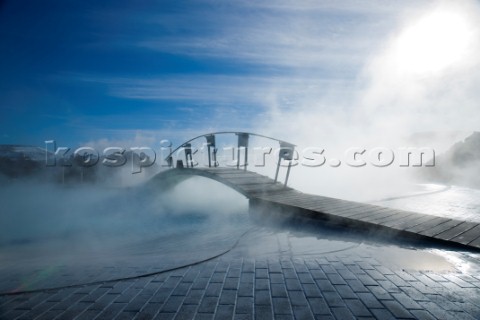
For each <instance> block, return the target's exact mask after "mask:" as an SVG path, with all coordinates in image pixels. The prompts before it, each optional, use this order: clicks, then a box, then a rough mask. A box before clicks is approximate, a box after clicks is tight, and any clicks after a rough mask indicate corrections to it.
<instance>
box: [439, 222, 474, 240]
mask: <svg viewBox="0 0 480 320" xmlns="http://www.w3.org/2000/svg"><path fill="white" fill-rule="evenodd" d="M478 225H479V224H478V223H475V222H467V221H465V222H462V223H461V224H459V225H458V226H456V227H453V228H452V229H450V230H446V231H444V232H442V233H439V234H437V235H435V238H438V239H442V240H450V239H452V238H455V237H456V236H459V235H461V234H462V233H464V232H466V231H468V230H470V229H472V228H474V227H476V226H478Z"/></svg>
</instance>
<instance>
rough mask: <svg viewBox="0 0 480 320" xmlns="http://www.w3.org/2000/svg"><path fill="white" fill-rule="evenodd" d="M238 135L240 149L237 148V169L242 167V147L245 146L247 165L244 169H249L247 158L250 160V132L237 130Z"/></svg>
mask: <svg viewBox="0 0 480 320" xmlns="http://www.w3.org/2000/svg"><path fill="white" fill-rule="evenodd" d="M236 135H237V136H238V150H237V169H240V148H242V147H243V148H245V160H244V161H245V163H244V165H245V167H244V170H247V160H248V156H247V154H248V137H249V134H248V133H245V132H237V133H236Z"/></svg>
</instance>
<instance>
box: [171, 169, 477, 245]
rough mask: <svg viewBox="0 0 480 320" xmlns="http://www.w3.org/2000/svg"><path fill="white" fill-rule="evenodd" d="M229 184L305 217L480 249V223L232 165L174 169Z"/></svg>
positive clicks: (253, 198)
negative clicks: (324, 190) (311, 188)
mask: <svg viewBox="0 0 480 320" xmlns="http://www.w3.org/2000/svg"><path fill="white" fill-rule="evenodd" d="M170 171H171V172H175V174H187V175H200V176H206V177H209V178H213V179H215V180H217V181H220V182H222V183H225V184H227V185H229V186H231V187H233V188H234V189H236V190H237V191H239V192H241V193H242V194H244V195H245V196H246V197H247V198H249V199H251V200H252V201H253V202H257V203H262V204H270V205H271V204H273V205H277V206H281V207H286V208H291V209H300V210H301V211H302V212H303V214H305V216H308V217H309V218H314V219H328V220H331V221H334V222H339V223H343V224H351V225H360V226H365V227H369V228H372V227H373V228H380V229H385V230H390V231H396V232H403V233H406V234H411V235H415V236H423V237H428V238H432V239H437V240H442V241H448V242H451V243H455V244H461V245H465V246H468V247H472V248H476V249H479V248H480V224H479V223H475V222H469V221H461V220H456V219H448V218H444V217H437V216H433V215H428V214H421V213H417V212H410V211H403V210H397V209H391V208H386V207H381V206H377V205H370V204H364V203H359V202H353V201H346V200H341V199H335V198H329V197H323V196H318V195H311V194H305V193H302V192H299V191H297V190H294V189H292V188H289V187H284V186H283V184H281V183H278V182H277V183H275V182H274V181H273V180H272V179H270V178H268V177H265V176H262V175H260V174H257V173H254V172H250V171H244V170H237V169H229V168H205V169H204V168H202V169H173V170H170Z"/></svg>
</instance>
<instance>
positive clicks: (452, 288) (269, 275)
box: [0, 233, 480, 319]
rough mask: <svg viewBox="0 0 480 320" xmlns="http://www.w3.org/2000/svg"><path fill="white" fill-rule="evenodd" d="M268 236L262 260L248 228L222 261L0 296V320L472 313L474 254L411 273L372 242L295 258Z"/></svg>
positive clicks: (478, 303) (475, 314)
mask: <svg viewBox="0 0 480 320" xmlns="http://www.w3.org/2000/svg"><path fill="white" fill-rule="evenodd" d="M280 235H282V234H280ZM268 236H269V237H270V238H271V240H275V239H276V240H277V241H278V242H279V244H278V247H277V248H275V250H274V251H272V253H271V254H269V255H267V257H262V255H263V254H256V253H254V252H253V251H254V249H255V246H259V245H261V244H260V243H258V242H259V240H261V239H262V238H255V234H254V235H253V236H251V237H249V238H248V239H245V241H244V243H243V244H242V245H240V246H239V247H238V248H236V249H234V250H233V251H231V252H230V253H228V254H226V255H225V256H223V257H221V258H218V259H215V260H212V261H209V262H206V263H203V264H199V265H195V266H191V267H186V268H183V269H179V270H176V271H172V272H167V273H163V274H159V275H156V276H151V277H146V278H140V279H135V280H127V281H117V282H112V283H103V284H98V285H89V286H82V287H75V288H67V289H62V290H53V291H48V292H38V293H31V294H21V295H13V296H1V297H0V319H232V318H233V319H254V318H255V319H273V318H275V319H355V318H357V319H395V318H396V319H479V318H480V273H479V270H480V257H479V256H478V255H477V254H475V253H468V252H464V253H455V252H450V251H447V250H444V249H438V250H436V251H438V252H439V253H441V254H449V255H451V257H453V258H454V259H457V261H456V264H452V266H451V267H447V268H445V270H443V269H442V268H440V269H439V270H436V271H428V268H431V269H432V270H434V269H436V266H435V265H430V266H427V268H424V269H425V270H422V267H420V268H413V269H415V270H413V269H412V270H409V269H406V268H402V267H399V266H398V265H401V264H402V263H400V264H398V263H397V264H396V263H390V261H389V259H388V258H385V257H381V256H380V257H377V258H375V257H374V256H375V254H372V252H375V247H374V246H373V247H371V249H372V250H370V251H368V250H362V248H361V246H360V247H357V248H353V249H350V250H347V251H345V252H337V253H325V254H319V253H315V252H313V254H308V253H306V252H297V254H296V253H295V251H296V249H295V246H294V247H293V248H292V247H291V246H290V247H291V248H290V249H291V250H290V252H286V248H287V247H288V246H289V244H288V243H286V244H282V243H281V242H282V241H284V240H285V239H288V237H283V238H282V237H281V236H278V234H275V233H273V234H271V235H268ZM312 241H313V240H312ZM272 243H273V242H272ZM389 249H391V250H393V251H394V250H396V249H395V248H393V247H392V248H388V247H387V250H389ZM252 250H253V251H252ZM402 250H406V249H402ZM297 251H298V250H297ZM414 252H415V254H432V252H431V251H425V252H417V251H414Z"/></svg>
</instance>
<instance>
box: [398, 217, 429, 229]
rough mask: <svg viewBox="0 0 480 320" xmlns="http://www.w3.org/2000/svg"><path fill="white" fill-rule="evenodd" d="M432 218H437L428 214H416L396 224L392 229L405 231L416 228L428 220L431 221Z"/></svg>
mask: <svg viewBox="0 0 480 320" xmlns="http://www.w3.org/2000/svg"><path fill="white" fill-rule="evenodd" d="M432 218H435V217H433V216H429V215H426V214H414V215H412V216H410V217H408V218H406V219H404V220H402V221H399V222H398V223H394V224H393V225H391V226H390V227H391V228H393V229H397V230H405V229H408V228H411V227H414V226H416V225H418V224H420V223H423V222H425V221H427V220H430V219H432Z"/></svg>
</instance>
